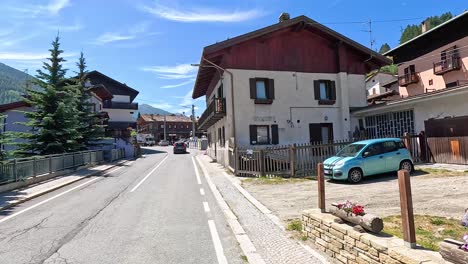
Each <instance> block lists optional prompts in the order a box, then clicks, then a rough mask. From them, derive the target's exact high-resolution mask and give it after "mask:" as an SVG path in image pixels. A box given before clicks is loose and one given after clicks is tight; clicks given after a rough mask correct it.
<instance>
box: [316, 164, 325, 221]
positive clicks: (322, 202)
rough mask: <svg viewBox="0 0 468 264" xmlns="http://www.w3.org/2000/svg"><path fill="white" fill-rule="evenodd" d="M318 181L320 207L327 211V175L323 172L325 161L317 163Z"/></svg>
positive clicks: (323, 211)
mask: <svg viewBox="0 0 468 264" xmlns="http://www.w3.org/2000/svg"><path fill="white" fill-rule="evenodd" d="M317 182H318V207H319V208H320V210H321V211H322V213H325V175H324V174H323V163H319V164H317Z"/></svg>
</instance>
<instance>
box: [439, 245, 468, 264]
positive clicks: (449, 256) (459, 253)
mask: <svg viewBox="0 0 468 264" xmlns="http://www.w3.org/2000/svg"><path fill="white" fill-rule="evenodd" d="M458 244H463V243H461V242H459V243H452V242H446V241H444V242H441V243H440V244H439V246H440V249H439V253H440V255H442V257H443V258H444V259H445V260H446V261H449V262H451V263H454V264H466V263H468V252H467V251H464V250H462V249H460V246H459V245H458Z"/></svg>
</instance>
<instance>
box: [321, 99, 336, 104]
mask: <svg viewBox="0 0 468 264" xmlns="http://www.w3.org/2000/svg"><path fill="white" fill-rule="evenodd" d="M335 103H336V100H322V99H321V100H319V101H318V104H319V105H334V104H335Z"/></svg>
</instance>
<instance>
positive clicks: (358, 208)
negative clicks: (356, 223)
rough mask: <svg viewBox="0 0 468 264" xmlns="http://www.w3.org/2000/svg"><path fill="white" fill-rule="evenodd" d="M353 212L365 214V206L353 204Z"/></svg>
mask: <svg viewBox="0 0 468 264" xmlns="http://www.w3.org/2000/svg"><path fill="white" fill-rule="evenodd" d="M353 214H355V215H364V206H362V205H356V206H353Z"/></svg>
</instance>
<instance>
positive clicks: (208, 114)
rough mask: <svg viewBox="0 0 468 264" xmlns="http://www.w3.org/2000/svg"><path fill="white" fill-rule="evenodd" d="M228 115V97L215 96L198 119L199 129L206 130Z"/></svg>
mask: <svg viewBox="0 0 468 264" xmlns="http://www.w3.org/2000/svg"><path fill="white" fill-rule="evenodd" d="M225 116H226V99H225V98H215V99H214V100H212V101H211V102H210V104H209V105H208V107H207V108H206V110H205V112H203V114H202V115H201V117H200V119H199V120H198V127H199V129H203V130H206V129H208V128H209V127H211V126H212V125H213V124H214V123H216V122H217V121H218V120H220V119H222V118H223V117H225Z"/></svg>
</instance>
